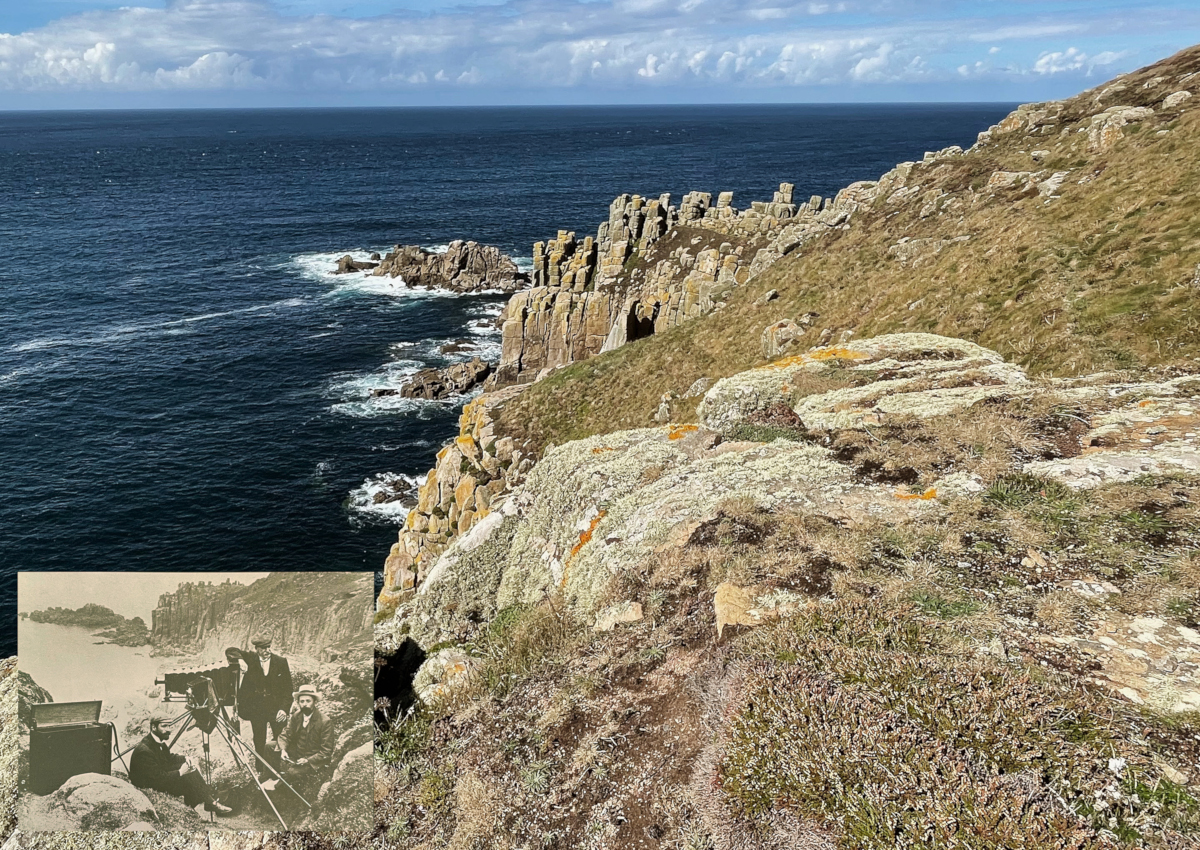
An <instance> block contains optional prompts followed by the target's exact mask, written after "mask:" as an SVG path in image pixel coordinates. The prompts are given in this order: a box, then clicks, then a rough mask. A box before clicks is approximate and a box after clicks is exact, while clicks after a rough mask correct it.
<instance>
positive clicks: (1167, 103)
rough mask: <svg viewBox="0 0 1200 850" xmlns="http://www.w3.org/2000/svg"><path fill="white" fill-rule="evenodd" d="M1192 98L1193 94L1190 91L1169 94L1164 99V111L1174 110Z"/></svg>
mask: <svg viewBox="0 0 1200 850" xmlns="http://www.w3.org/2000/svg"><path fill="white" fill-rule="evenodd" d="M1191 96H1192V93H1191V92H1190V91H1177V92H1175V93H1174V94H1169V95H1167V96H1166V97H1165V98H1163V102H1162V105H1163V109H1174V108H1175V107H1177V106H1179V105H1180V104H1182V103H1183V102H1184V101H1186V100H1188V99H1189V98H1191Z"/></svg>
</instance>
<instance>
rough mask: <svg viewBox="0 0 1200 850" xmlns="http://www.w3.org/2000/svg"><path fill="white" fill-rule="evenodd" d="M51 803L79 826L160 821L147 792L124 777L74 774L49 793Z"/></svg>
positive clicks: (106, 826) (115, 826)
mask: <svg viewBox="0 0 1200 850" xmlns="http://www.w3.org/2000/svg"><path fill="white" fill-rule="evenodd" d="M48 802H49V804H50V807H51V808H52V809H60V810H61V811H62V813H63V814H64V815H65V816H66V817H67V818H69V819H70V820H71V822H72V823H75V824H77V827H76V828H78V829H123V828H124V827H126V826H129V825H130V824H134V823H138V822H148V823H151V822H157V821H158V812H156V811H155V810H154V806H153V805H152V804H151V803H150V799H149V798H148V797H147V796H146V795H145V794H143V793H142V792H141V791H139V790H138V789H137V788H134V787H133V786H132V785H130V784H129V783H128V782H126V781H125V780H123V779H118V778H117V777H115V776H105V775H103V774H100V773H84V774H80V775H79V776H72V777H71V778H70V779H68V780H67V781H66V782H64V783H63V784H62V786H61V787H59V789H58V790H57V791H55V792H53V793H52V794H50V795H48Z"/></svg>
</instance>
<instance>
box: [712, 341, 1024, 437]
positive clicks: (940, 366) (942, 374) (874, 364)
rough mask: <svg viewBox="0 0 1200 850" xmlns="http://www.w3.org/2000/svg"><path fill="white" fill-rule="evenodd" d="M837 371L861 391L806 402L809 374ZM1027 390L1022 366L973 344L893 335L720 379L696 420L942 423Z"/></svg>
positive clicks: (715, 423) (830, 425)
mask: <svg viewBox="0 0 1200 850" xmlns="http://www.w3.org/2000/svg"><path fill="white" fill-rule="evenodd" d="M835 364H836V365H838V366H839V367H842V368H844V369H846V370H848V371H849V372H857V373H860V374H861V375H862V378H863V380H862V381H861V383H860V385H855V386H849V387H846V388H844V389H838V390H833V391H829V392H823V393H816V394H812V395H807V394H805V390H804V389H803V386H804V382H803V375H804V373H805V372H820V371H822V370H824V369H826V368H827V367H829V366H831V365H835ZM854 383H859V382H854ZM1029 388H1030V385H1029V382H1028V379H1027V378H1026V376H1025V373H1024V371H1023V370H1022V369H1021V368H1020V367H1019V366H1015V365H1013V364H1011V363H1007V362H1005V360H1004V358H1002V357H1001V356H1000V355H999V354H997V353H996V352H994V351H992V350H990V349H987V348H983V347H982V346H979V345H976V344H975V343H972V342H967V341H966V340H961V339H951V338H949V337H944V336H937V335H935V334H890V335H887V336H880V337H875V338H873V339H866V340H858V341H855V342H853V343H849V344H847V345H845V346H826V347H821V348H814V349H812V350H811V351H809V352H807V353H805V354H801V355H798V356H795V357H786V358H784V359H782V360H777V361H776V362H774V363H771V364H768V365H766V366H762V367H759V368H757V369H751V370H749V371H747V372H742V373H740V374H737V375H734V376H732V377H729V378H725V379H722V380H720V381H718V382H717V383H716V385H715V386H713V388H712V389H710V390H709V391H708V393H707V394H706V395H705V397H704V401H703V402H702V403H701V405H700V409H699V415H700V418H701V420H702V421H703V422H704V424H705V425H706V426H707V427H709V428H711V429H713V430H714V431H728V430H729V429H730V428H732V427H733V426H735V425H737V424H738V423H739V422H744V421H746V420H748V419H749V418H750V417H751V416H753V415H754V414H755V413H757V412H760V411H765V410H770V409H772V408H775V407H777V406H778V405H780V404H784V405H786V406H787V407H789V408H791V409H792V410H794V411H795V413H796V414H797V415H799V417H800V419H801V420H802V421H803V422H804V425H805V426H806V427H808V428H810V429H835V428H855V427H862V426H863V425H868V426H869V425H874V424H879V423H880V422H881V421H882V420H883V418H885V417H886V416H888V415H905V416H917V417H921V418H927V417H931V416H940V415H943V414H946V413H953V412H955V411H957V410H963V409H965V408H967V407H970V406H971V405H973V404H976V403H977V402H980V401H982V400H984V399H988V398H995V397H1000V396H1010V395H1015V394H1022V393H1027V392H1028V391H1029Z"/></svg>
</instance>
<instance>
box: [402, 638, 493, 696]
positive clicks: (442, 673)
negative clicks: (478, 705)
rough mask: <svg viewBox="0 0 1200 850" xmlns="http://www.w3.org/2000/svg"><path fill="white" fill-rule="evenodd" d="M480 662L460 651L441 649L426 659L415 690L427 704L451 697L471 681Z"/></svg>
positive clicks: (414, 679) (417, 678)
mask: <svg viewBox="0 0 1200 850" xmlns="http://www.w3.org/2000/svg"><path fill="white" fill-rule="evenodd" d="M478 665H479V661H478V660H477V659H475V658H472V657H471V656H470V655H467V654H466V653H465V652H463V651H462V650H458V649H450V648H447V649H441V650H438V651H437V652H435V653H434V654H433V655H431V656H429V657H428V658H427V659H425V663H423V664H422V665H421V667H420V669H418V670H417V674H416V676H414V677H413V690H415V691H416V692H417V696H418V697H420V699H421V701H422V702H424V703H426V704H431V703H434V702H436V701H437V700H438V699H441V698H444V697H447V696H449V695H450V694H451V693H453V692H454V691H455V690H457V689H458V688H462V687H465V686H466V685H467V684H469V683H470V681H471V675H472V674H473V673H474V672H475V669H476V668H477V667H478Z"/></svg>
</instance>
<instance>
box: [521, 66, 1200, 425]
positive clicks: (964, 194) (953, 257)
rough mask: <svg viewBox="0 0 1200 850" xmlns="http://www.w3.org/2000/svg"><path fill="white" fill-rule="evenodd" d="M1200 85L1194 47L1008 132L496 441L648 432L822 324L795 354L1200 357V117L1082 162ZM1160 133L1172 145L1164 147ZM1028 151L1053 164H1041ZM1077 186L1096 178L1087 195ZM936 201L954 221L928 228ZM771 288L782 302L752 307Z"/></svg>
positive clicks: (1146, 361)
mask: <svg viewBox="0 0 1200 850" xmlns="http://www.w3.org/2000/svg"><path fill="white" fill-rule="evenodd" d="M1198 70H1200V48H1192V49H1190V50H1188V51H1184V52H1183V53H1180V54H1178V55H1176V56H1174V57H1172V58H1170V59H1168V60H1165V61H1164V62H1161V63H1158V64H1157V65H1154V66H1150V67H1149V68H1146V69H1143V70H1141V71H1138V72H1135V73H1133V74H1129V75H1127V76H1126V77H1123V78H1121V79H1120V80H1119V83H1120V84H1123V85H1124V86H1125V87H1126V88H1125V90H1124V91H1121V92H1119V93H1116V94H1111V95H1109V96H1108V97H1106V98H1104V99H1101V100H1097V99H1096V95H1097V94H1098V93H1099V92H1101V91H1102V90H1103V89H1104V88H1105V87H1104V86H1102V87H1100V88H1099V89H1095V90H1093V91H1091V92H1085V93H1083V94H1081V95H1078V96H1077V97H1075V98H1072V99H1070V100H1068V101H1066V102H1065V103H1064V111H1063V120H1062V121H1060V124H1059V125H1058V126H1059V127H1062V126H1066V127H1068V128H1069V132H1068V134H1067V135H1065V136H1063V135H1058V134H1054V135H1037V136H1032V137H1031V136H1027V135H1025V133H1024V132H1023V131H1018V132H1013V133H1010V134H1007V135H1000V136H997V137H996V139H995V140H994V141H993V143H992V144H990V145H988V146H986V147H984V148H982V149H977V150H973V151H971V152H970V153H969V154H968V155H967V156H965V157H962V158H960V159H956V160H952V161H951V162H950V163H949V164H946V165H944V166H942V167H940V168H937V167H934V168H924V169H922V170H920V171H919V172H918V173H917V174H916V175H915V176H914V177H913V178H912V179H910V181H909V185H912V184H914V183H920V184H921V185H922V186H924V187H927V191H922V192H921V193H920V195H918V196H917V197H916V198H915V199H912V200H910V201H908V202H906V203H905V204H902V205H900V206H899V207H887V206H886V205H885V203H884V202H883V201H882V199H881V200H880V201H879V202H877V203H876V205H875V207H874V208H872V209H870V210H866V211H860V212H859V213H858V214H857V215H856V217H855V220H854V222H853V227H852V229H851V230H849V231H845V232H841V233H838V234H835V235H833V236H831V237H828V238H825V239H822V240H818V241H816V242H813V243H811V244H810V245H808V246H806V247H805V248H804V249H803V250H801V251H799V252H797V253H796V254H794V255H791V256H788V257H785V258H784V259H782V260H781V261H780V262H778V263H776V264H775V265H774V266H773V267H772V268H770V269H768V270H767V271H766V272H764V273H763V274H761V275H759V276H758V277H757V278H756V279H754V280H752V281H750V282H749V283H748V284H747V285H746V286H744V287H741V288H739V289H737V290H735V291H734V293H733V294H732V295H731V297H730V300H729V303H728V306H727V307H726V308H725V309H723V310H721V311H719V312H717V313H714V314H711V315H709V316H707V317H704V318H701V319H698V320H695V321H693V322H689V323H686V324H685V325H683V326H680V327H678V328H676V329H674V330H672V331H670V332H668V333H664V334H661V335H658V336H655V337H651V338H648V339H645V340H640V341H638V342H636V343H633V344H631V345H627V346H624V347H622V348H621V349H618V350H616V351H614V352H610V353H608V354H605V355H602V356H600V357H597V358H594V359H593V360H589V361H586V362H583V363H578V364H574V365H573V366H571V367H569V368H567V369H564V370H562V371H560V372H559V373H557V374H556V375H554V376H553V377H551V378H548V379H546V380H544V381H542V382H540V383H539V384H538V385H537V386H535V387H533V388H532V389H531V390H529V391H528V392H526V393H524V394H523V395H522V396H520V397H519V398H518V399H517V400H515V401H513V402H511V403H510V404H509V405H508V407H507V409H505V410H504V411H503V413H502V416H501V430H502V431H504V432H506V433H511V434H514V435H518V436H523V437H529V438H532V439H533V440H534V442H535V443H536V444H538V445H539V446H544V445H545V444H547V443H562V442H564V441H566V440H570V439H578V438H580V437H584V436H588V435H590V434H596V433H604V432H606V431H611V430H618V429H623V428H630V427H638V426H643V425H648V424H651V417H652V416H653V414H654V411H655V410H656V409H657V407H658V403H659V400H660V397H661V396H662V394H663V393H664V392H668V391H670V392H674V393H676V394H682V393H683V392H684V391H686V389H687V388H688V387H689V386H690V385H691V384H692V383H693V382H694V381H695V380H696V379H697V378H701V377H707V378H711V379H716V378H720V377H723V376H726V375H730V374H734V373H736V372H738V371H741V370H744V369H746V368H749V367H751V366H754V365H756V364H757V363H759V362H761V360H762V354H761V352H760V336H761V333H762V330H763V328H764V327H765V326H766V325H768V324H769V323H771V322H774V321H776V320H779V319H784V318H791V319H796V318H799V317H800V316H801V315H803V314H804V313H807V312H810V311H811V312H815V313H818V314H820V315H819V318H818V319H817V320H816V321H815V322H814V323H813V325H812V328H811V330H810V331H809V333H808V335H807V337H806V338H805V339H804V340H803V341H802V346H803V345H815V344H816V343H817V341H818V338H819V336H820V334H821V331H823V330H825V329H832V330H833V331H835V334H839V335H840V333H841V332H843V331H846V330H851V331H853V332H854V334H855V335H856V336H858V337H868V336H874V335H877V334H881V333H891V332H897V331H931V332H936V333H942V334H946V335H949V336H959V337H965V338H967V339H971V340H974V341H976V342H979V343H980V344H982V345H986V346H988V347H991V348H994V349H996V350H997V351H999V352H1000V353H1002V354H1003V355H1005V356H1006V357H1009V358H1011V359H1012V360H1014V361H1016V362H1018V363H1021V364H1023V365H1025V366H1026V367H1028V368H1030V369H1031V370H1032V371H1034V372H1050V373H1055V374H1079V373H1084V372H1090V371H1096V370H1101V369H1110V368H1121V367H1132V366H1137V365H1156V364H1171V363H1178V362H1182V361H1186V360H1191V359H1193V358H1196V357H1200V298H1198V297H1197V295H1198V294H1200V293H1198V291H1197V290H1196V288H1195V287H1194V286H1193V285H1191V281H1192V279H1193V276H1194V275H1195V274H1196V269H1197V264H1198V263H1200V191H1198V190H1200V157H1197V156H1196V153H1195V152H1196V150H1197V149H1200V110H1197V109H1191V110H1185V111H1184V112H1183V113H1182V115H1181V116H1180V115H1179V114H1178V113H1177V112H1171V113H1167V114H1156V115H1155V116H1154V117H1153V118H1150V119H1148V120H1147V121H1145V122H1143V123H1140V124H1132V125H1129V126H1128V127H1127V128H1126V129H1125V138H1123V139H1122V140H1120V141H1119V142H1118V143H1117V144H1116V145H1115V146H1114V147H1113V148H1111V149H1110V150H1108V151H1106V152H1104V153H1092V152H1089V150H1088V141H1087V139H1088V137H1087V133H1086V132H1078V130H1079V129H1080V128H1084V127H1087V126H1088V122H1089V119H1090V116H1091V115H1093V114H1095V113H1098V112H1101V111H1103V110H1104V109H1105V108H1107V107H1109V106H1113V105H1133V106H1139V105H1146V106H1155V107H1158V106H1159V104H1161V100H1162V98H1163V97H1164V96H1165V95H1166V94H1169V93H1171V92H1173V91H1175V90H1176V89H1178V88H1179V87H1180V85H1179V84H1178V83H1177V82H1176V80H1177V78H1178V77H1179V76H1180V75H1181V74H1185V73H1191V72H1195V71H1198ZM1156 77H1163V78H1165V79H1164V80H1161V81H1159V82H1152V81H1153V80H1154V79H1155V78H1156ZM1146 83H1152V84H1151V85H1150V87H1149V88H1146V87H1145V84H1146ZM1192 88H1196V86H1192ZM980 129H983V128H980ZM1162 129H1166V130H1168V133H1167V134H1166V135H1163V136H1159V135H1157V133H1158V131H1159V130H1162ZM1035 149H1038V150H1048V151H1050V155H1049V156H1047V157H1045V158H1044V159H1043V160H1042V161H1041V162H1040V163H1038V162H1034V160H1033V159H1032V157H1031V156H1030V151H1032V150H1035ZM1067 169H1070V175H1069V176H1068V178H1067V181H1066V183H1064V185H1063V187H1062V188H1061V189H1060V191H1059V194H1060V195H1061V196H1062V197H1061V198H1060V199H1058V200H1055V201H1052V202H1051V203H1049V204H1047V203H1045V202H1044V200H1043V199H1042V198H1040V197H1038V196H1037V195H1034V196H1033V197H1026V198H1020V197H1017V196H1016V193H1015V192H1008V193H1006V192H1004V191H1003V190H1001V191H998V192H996V193H995V194H994V195H990V196H989V194H988V192H987V190H986V188H985V187H986V183H987V179H988V177H989V176H990V175H991V174H992V172H994V171H1039V170H1044V171H1045V172H1046V175H1045V176H1049V174H1050V173H1052V172H1055V171H1060V170H1067ZM1085 175H1091V176H1092V179H1091V180H1090V181H1089V182H1086V183H1084V184H1082V185H1081V184H1079V183H1078V181H1079V180H1080V179H1081V178H1083V177H1084V176H1085ZM935 187H937V188H940V189H941V190H942V191H944V192H945V193H947V194H948V195H951V196H953V197H956V198H958V199H961V200H962V201H963V203H962V206H961V207H960V208H959V209H956V210H953V211H951V212H943V213H942V214H938V215H932V216H929V217H927V218H925V219H922V218H920V215H919V212H920V210H921V208H922V207H923V206H924V205H925V203H926V201H927V196H928V189H933V188H935ZM972 193H976V200H975V201H974V203H972V201H971V197H972ZM935 194H936V192H935ZM897 210H898V211H897ZM964 234H970V235H971V239H970V241H968V242H965V243H958V244H954V245H951V246H948V247H947V248H945V249H944V250H942V251H941V252H940V253H937V254H935V255H931V256H928V257H926V258H924V259H923V260H921V261H920V262H918V263H916V264H909V265H908V266H905V265H902V264H901V263H900V262H899V261H897V260H896V259H895V258H894V257H892V256H889V254H888V248H889V247H890V246H892V245H894V244H896V243H897V242H898V241H899V240H900V239H901V238H902V237H910V238H912V239H945V238H951V237H954V236H959V235H964ZM769 289H775V290H777V291H778V293H779V298H778V299H776V300H774V301H772V302H770V303H768V304H767V305H765V306H757V305H756V304H755V301H756V299H758V298H759V296H761V295H762V294H763V293H764V292H766V291H767V290H769ZM914 302H915V303H914ZM835 338H836V337H835ZM695 402H696V400H694V399H691V400H681V401H680V402H678V403H677V404H676V405H675V409H674V410H673V413H674V414H675V416H676V418H679V419H683V420H686V419H688V418H689V417H691V416H694V408H695Z"/></svg>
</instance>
